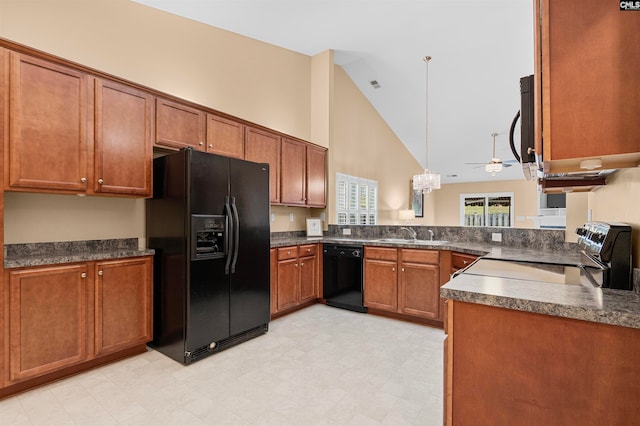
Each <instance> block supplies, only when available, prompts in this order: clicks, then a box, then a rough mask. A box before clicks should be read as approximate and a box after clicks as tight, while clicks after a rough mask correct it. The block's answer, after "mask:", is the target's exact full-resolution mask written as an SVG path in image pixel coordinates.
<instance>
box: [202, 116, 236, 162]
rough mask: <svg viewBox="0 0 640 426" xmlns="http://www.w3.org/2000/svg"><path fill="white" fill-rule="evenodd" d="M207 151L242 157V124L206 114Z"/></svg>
mask: <svg viewBox="0 0 640 426" xmlns="http://www.w3.org/2000/svg"><path fill="white" fill-rule="evenodd" d="M207 152H211V153H213V154H219V155H224V156H226V157H233V158H239V159H241V160H243V159H244V125H243V124H241V123H238V122H237V121H232V120H227V119H226V118H222V117H218V116H217V115H213V114H207Z"/></svg>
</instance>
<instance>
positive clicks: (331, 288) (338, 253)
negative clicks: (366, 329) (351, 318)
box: [322, 243, 367, 312]
mask: <svg viewBox="0 0 640 426" xmlns="http://www.w3.org/2000/svg"><path fill="white" fill-rule="evenodd" d="M322 246H323V249H322V252H323V258H322V277H323V282H322V291H323V293H322V295H323V297H324V299H325V300H326V302H327V305H328V306H333V307H336V308H342V309H348V310H350V311H355V312H367V308H366V307H365V306H364V300H363V285H362V255H363V248H362V246H361V245H344V244H342V245H337V244H329V243H325V244H323V245H322Z"/></svg>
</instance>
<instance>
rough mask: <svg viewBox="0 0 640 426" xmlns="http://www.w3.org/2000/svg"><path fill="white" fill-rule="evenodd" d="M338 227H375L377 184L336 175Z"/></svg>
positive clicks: (372, 181)
mask: <svg viewBox="0 0 640 426" xmlns="http://www.w3.org/2000/svg"><path fill="white" fill-rule="evenodd" d="M336 198H337V199H336V218H337V221H338V225H375V224H376V223H377V220H378V182H376V181H374V180H369V179H362V178H359V177H356V176H349V175H345V174H342V173H336Z"/></svg>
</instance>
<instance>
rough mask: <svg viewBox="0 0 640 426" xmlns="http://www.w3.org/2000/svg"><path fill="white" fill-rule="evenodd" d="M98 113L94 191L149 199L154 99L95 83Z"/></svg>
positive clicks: (125, 88)
mask: <svg viewBox="0 0 640 426" xmlns="http://www.w3.org/2000/svg"><path fill="white" fill-rule="evenodd" d="M95 114H96V118H95V119H96V137H95V150H94V157H95V182H94V190H95V192H99V193H109V194H122V195H139V196H150V195H151V167H152V153H151V151H152V139H151V137H152V135H153V121H154V120H153V97H152V96H151V95H150V94H148V93H146V92H142V91H140V90H136V89H133V88H131V87H128V86H124V85H121V84H118V83H114V82H112V81H108V80H96V106H95Z"/></svg>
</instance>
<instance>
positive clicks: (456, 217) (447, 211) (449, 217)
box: [429, 179, 538, 228]
mask: <svg viewBox="0 0 640 426" xmlns="http://www.w3.org/2000/svg"><path fill="white" fill-rule="evenodd" d="M488 192H513V197H514V207H515V210H514V219H515V220H514V227H516V228H533V227H534V224H533V222H532V221H531V220H529V219H526V217H527V216H535V215H537V214H538V189H537V185H536V183H535V182H531V181H525V180H524V179H523V180H502V181H501V180H497V181H490V182H477V183H456V184H449V185H442V188H441V189H440V190H438V191H435V192H434V193H433V194H431V195H430V196H429V198H431V202H432V203H433V204H434V205H435V206H436V207H437V208H435V209H434V210H433V214H434V217H433V219H432V220H433V223H432V224H433V225H438V226H459V225H460V194H473V193H488Z"/></svg>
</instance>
